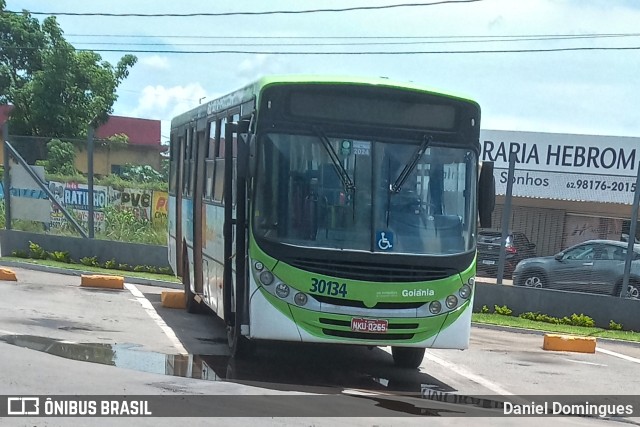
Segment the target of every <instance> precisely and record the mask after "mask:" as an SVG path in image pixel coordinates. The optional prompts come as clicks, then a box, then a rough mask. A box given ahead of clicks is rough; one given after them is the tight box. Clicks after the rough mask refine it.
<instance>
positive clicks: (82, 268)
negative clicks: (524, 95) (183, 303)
mask: <svg viewBox="0 0 640 427" xmlns="http://www.w3.org/2000/svg"><path fill="white" fill-rule="evenodd" d="M0 261H12V262H21V263H25V264H37V265H44V266H47V267H56V268H66V269H68V270H76V271H87V272H90V273H99V274H111V275H115V276H129V277H139V278H143V279H151V280H162V281H165V282H174V283H180V279H178V278H176V277H175V276H169V275H168V274H156V273H143V272H138V271H123V270H111V269H108V268H101V267H90V266H87V265H83V264H67V263H66V262H58V261H52V260H49V259H47V260H43V259H29V258H18V257H10V256H7V257H2V258H0Z"/></svg>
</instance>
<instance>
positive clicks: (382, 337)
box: [322, 329, 414, 341]
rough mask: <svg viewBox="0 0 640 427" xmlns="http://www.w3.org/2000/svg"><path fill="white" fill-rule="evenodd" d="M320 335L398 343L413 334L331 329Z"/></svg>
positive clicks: (323, 331)
mask: <svg viewBox="0 0 640 427" xmlns="http://www.w3.org/2000/svg"><path fill="white" fill-rule="evenodd" d="M322 333H323V334H325V335H330V336H332V337H341V338H354V339H360V340H365V341H399V340H410V339H412V338H413V335H414V334H374V333H370V332H352V331H341V330H333V329H323V330H322Z"/></svg>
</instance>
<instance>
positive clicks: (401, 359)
mask: <svg viewBox="0 0 640 427" xmlns="http://www.w3.org/2000/svg"><path fill="white" fill-rule="evenodd" d="M424 352H425V349H424V348H418V347H391V355H392V356H393V363H395V365H396V366H398V367H400V368H407V369H416V368H418V367H419V366H420V364H421V363H422V360H423V359H424Z"/></svg>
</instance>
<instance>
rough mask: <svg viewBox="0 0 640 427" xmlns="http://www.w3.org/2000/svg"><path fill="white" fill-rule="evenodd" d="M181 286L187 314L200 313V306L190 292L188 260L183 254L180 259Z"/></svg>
mask: <svg viewBox="0 0 640 427" xmlns="http://www.w3.org/2000/svg"><path fill="white" fill-rule="evenodd" d="M182 259H183V261H182V285H183V286H184V300H185V306H186V308H187V312H188V313H194V314H195V313H200V312H201V311H202V306H201V305H200V303H198V301H196V295H195V294H194V293H193V291H192V290H191V276H190V273H189V258H187V254H186V253H185V254H184V256H183V257H182Z"/></svg>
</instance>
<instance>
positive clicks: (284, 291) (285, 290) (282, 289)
mask: <svg viewBox="0 0 640 427" xmlns="http://www.w3.org/2000/svg"><path fill="white" fill-rule="evenodd" d="M289 292H290V290H289V286H287V285H285V284H284V283H278V286H276V295H278V296H279V297H280V298H286V297H288V296H289Z"/></svg>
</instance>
